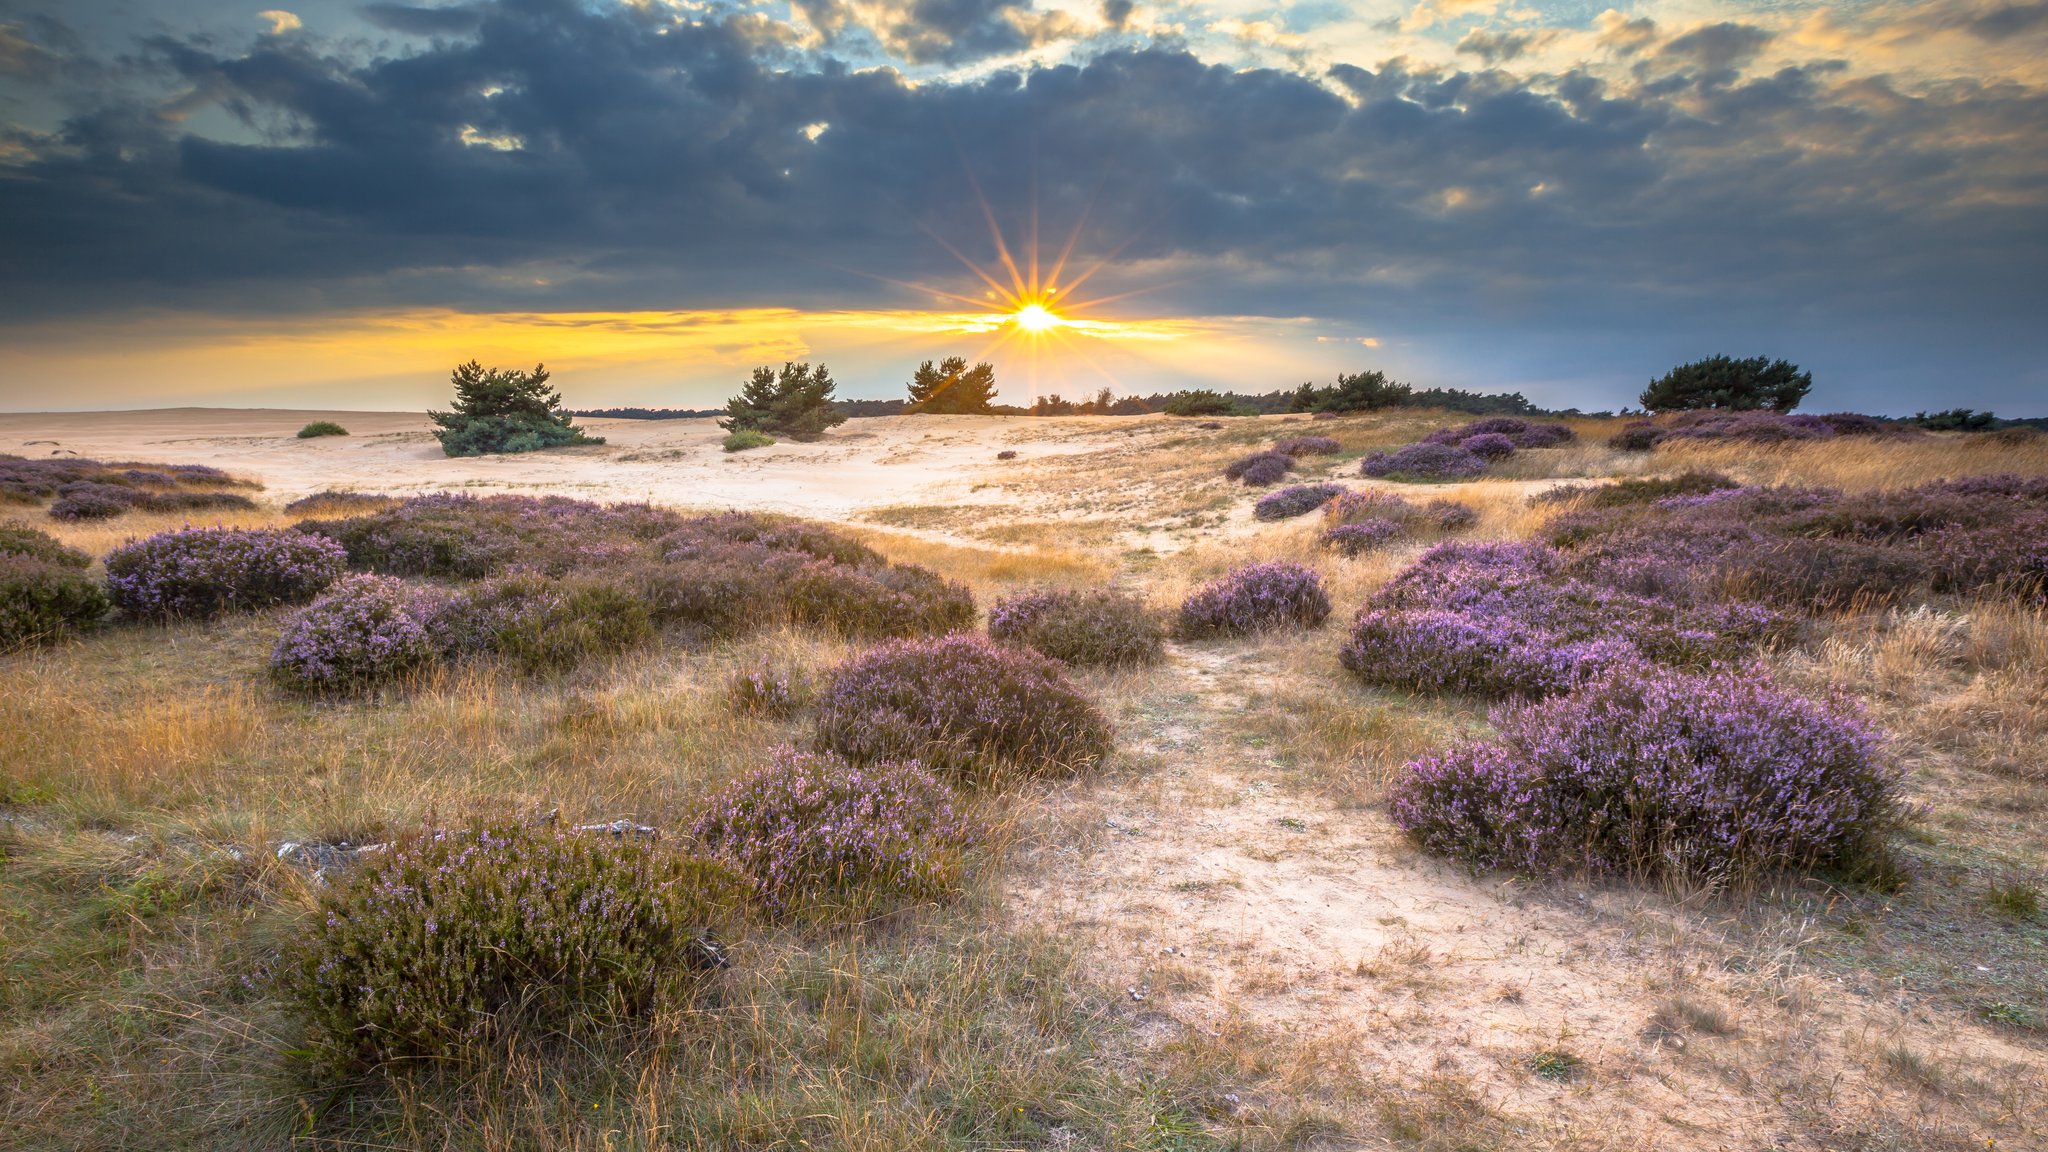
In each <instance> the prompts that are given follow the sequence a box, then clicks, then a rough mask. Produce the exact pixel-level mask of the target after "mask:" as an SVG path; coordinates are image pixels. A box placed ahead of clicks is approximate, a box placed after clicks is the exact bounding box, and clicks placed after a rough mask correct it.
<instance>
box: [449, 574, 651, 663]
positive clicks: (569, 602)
mask: <svg viewBox="0 0 2048 1152" xmlns="http://www.w3.org/2000/svg"><path fill="white" fill-rule="evenodd" d="M444 620H445V627H446V629H447V633H448V637H449V639H450V641H451V642H452V644H453V646H454V647H455V648H457V649H458V650H461V651H468V652H479V653H488V654H490V655H493V656H500V657H503V658H506V659H509V660H511V661H512V662H514V663H515V664H517V665H518V666H519V667H520V668H522V669H523V670H525V671H528V672H557V671H562V670H564V669H568V668H573V667H575V666H576V665H578V664H581V663H583V662H584V661H586V660H591V659H596V658H599V657H605V656H614V655H617V654H619V653H621V652H625V651H628V650H630V649H632V648H635V647H638V646H639V645H641V644H645V643H647V642H648V641H650V640H652V639H653V638H654V620H653V616H652V614H651V613H650V612H649V611H648V608H647V603H646V601H644V600H642V599H641V598H640V597H639V596H637V595H635V593H634V590H633V588H632V587H631V586H630V585H629V584H628V583H627V582H625V581H623V580H621V579H619V578H618V577H617V575H616V574H614V573H606V572H602V571H599V572H592V573H588V574H584V573H579V574H576V575H572V576H567V577H563V578H560V579H554V578H550V577H547V576H543V575H541V574H539V573H534V572H512V573H508V574H506V575H504V576H499V577H495V578H493V579H490V580H487V581H484V582H483V583H481V584H478V585H476V586H474V587H472V588H468V589H465V590H464V591H463V592H462V593H460V594H459V595H457V596H456V597H455V598H454V600H453V601H452V602H451V603H450V604H449V606H448V608H447V610H446V612H445V613H444Z"/></svg>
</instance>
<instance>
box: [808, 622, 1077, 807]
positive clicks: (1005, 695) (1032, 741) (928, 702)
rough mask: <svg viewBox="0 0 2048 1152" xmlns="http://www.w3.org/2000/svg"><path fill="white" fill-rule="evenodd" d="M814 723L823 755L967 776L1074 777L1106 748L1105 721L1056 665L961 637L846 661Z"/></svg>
mask: <svg viewBox="0 0 2048 1152" xmlns="http://www.w3.org/2000/svg"><path fill="white" fill-rule="evenodd" d="M816 725H817V743H818V748H819V750H820V751H827V752H836V753H839V754H840V755H842V756H845V757H848V758H849V759H852V760H857V761H861V762H869V761H881V760H917V761H920V762H922V763H924V764H926V765H929V766H931V767H933V768H936V769H939V770H942V771H948V772H953V773H957V774H960V775H963V776H988V775H991V774H996V773H999V772H1001V771H1002V770H1003V769H1005V768H1014V769H1017V770H1021V771H1024V772H1029V773H1034V774H1037V773H1047V772H1070V771H1074V770H1076V769H1079V768H1083V767H1086V766H1089V765H1093V764H1094V763H1096V762H1097V761H1099V760H1101V759H1102V757H1104V756H1106V755H1108V753H1109V749H1110V727H1109V722H1108V720H1106V719H1105V718H1104V717H1103V716H1102V714H1101V713H1100V712H1098V711H1096V709H1095V706H1094V705H1093V704H1091V703H1089V702H1088V700H1087V699H1086V698H1085V697H1083V696H1082V695H1081V694H1080V692H1079V691H1078V690H1076V689H1075V688H1074V686H1073V685H1072V684H1070V683H1068V682H1067V679H1066V677H1065V676H1064V675H1063V674H1062V672H1061V670H1060V665H1058V664H1057V663H1055V662H1053V661H1052V660H1050V659H1049V658H1047V657H1044V656H1041V655H1039V654H1038V653H1036V652H1032V651H1028V650H1024V649H1018V648H1009V647H1005V646H1003V645H1000V644H995V643H992V642H990V641H988V640H985V639H983V638H981V637H979V636H972V635H961V634H956V635H952V636H945V637H941V638H939V639H936V640H899V641H895V642H892V643H889V644H884V645H882V646H880V647H878V648H874V649H871V650H870V651H867V652H864V653H862V654H860V655H858V656H855V657H854V658H852V659H851V660H848V661H847V662H846V663H844V664H842V665H840V666H839V667H838V668H836V669H834V670H833V672H832V674H831V677H830V679H829V682H828V683H827V685H826V687H825V690H824V692H823V693H821V694H820V696H819V698H818V705H817V710H816Z"/></svg>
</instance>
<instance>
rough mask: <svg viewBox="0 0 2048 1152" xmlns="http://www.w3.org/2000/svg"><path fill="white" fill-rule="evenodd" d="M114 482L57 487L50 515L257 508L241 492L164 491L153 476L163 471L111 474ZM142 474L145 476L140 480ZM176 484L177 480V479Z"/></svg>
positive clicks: (90, 517) (89, 517)
mask: <svg viewBox="0 0 2048 1152" xmlns="http://www.w3.org/2000/svg"><path fill="white" fill-rule="evenodd" d="M107 476H108V478H109V479H111V480H113V481H115V482H114V483H107V482H103V481H100V480H76V481H73V482H71V483H69V484H65V485H63V486H61V487H60V488H58V489H57V491H58V493H59V495H58V498H57V502H56V503H54V504H52V505H50V517H51V519H54V520H108V519H112V518H113V517H115V516H119V515H121V514H122V513H123V512H128V511H131V510H133V511H142V512H200V511H205V510H208V509H221V508H237V509H247V508H254V507H256V502H255V501H254V500H251V499H250V498H249V497H247V496H244V495H242V494H241V493H240V492H219V491H213V490H210V489H209V490H205V491H191V490H188V489H184V488H173V489H171V490H169V491H161V490H159V489H158V487H157V486H156V483H155V482H154V481H152V480H151V479H148V478H150V477H160V478H162V479H164V480H168V479H169V477H167V476H163V474H161V473H153V472H142V471H128V472H110V473H107ZM136 477H142V478H143V479H140V480H138V479H136ZM174 483H175V482H174Z"/></svg>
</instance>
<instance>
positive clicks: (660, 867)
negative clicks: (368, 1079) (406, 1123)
mask: <svg viewBox="0 0 2048 1152" xmlns="http://www.w3.org/2000/svg"><path fill="white" fill-rule="evenodd" d="M746 888H747V885H746V883H745V881H744V880H742V879H740V878H739V877H737V876H736V875H734V874H733V873H732V871H731V870H730V868H728V867H727V866H725V865H722V864H718V863H715V862H712V861H707V860H702V859H699V858H696V857H692V856H689V855H685V854H683V853H681V852H678V851H676V850H674V849H673V848H671V847H669V846H668V845H666V844H664V843H662V842H660V841H658V840H656V839H654V838H652V837H642V836H633V835H612V834H609V833H606V832H578V831H574V830H571V829H568V828H564V827H561V826H559V825H552V824H548V825H498V826H488V827H482V828H477V829H460V830H437V831H429V832H423V833H420V834H418V835H415V836H412V837H410V838H407V839H405V840H401V841H400V842H398V843H396V844H394V845H392V846H391V847H390V848H389V849H388V850H386V851H384V852H381V853H378V854H375V855H371V856H368V857H366V858H365V860H364V862H363V863H362V864H361V865H360V866H359V867H358V868H357V870H356V871H355V872H354V873H353V874H352V875H351V876H350V877H349V878H348V880H347V881H346V882H345V883H343V884H341V885H339V886H338V887H336V888H334V889H332V890H330V891H329V892H328V893H327V894H326V895H324V896H323V897H322V899H321V901H320V907H319V909H318V912H317V913H316V915H315V918H314V922H313V924H312V926H311V928H310V929H309V930H308V931H307V932H306V934H305V936H304V937H303V938H301V939H300V940H298V941H296V942H295V943H294V944H293V945H292V946H291V947H290V949H289V951H288V953H287V956H286V960H285V963H284V964H283V965H282V966H281V968H280V972H279V984H280V987H281V990H282V991H283V992H284V993H285V995H286V997H287V998H288V1000H289V1001H290V1002H291V1003H292V1004H293V1005H294V1006H295V1007H296V1009H297V1010H298V1013H299V1014H300V1016H301V1017H302V1018H303V1019H304V1020H305V1021H306V1023H307V1024H308V1025H309V1026H310V1027H311V1029H312V1032H313V1035H314V1038H315V1039H316V1041H317V1042H318V1043H319V1044H320V1045H321V1047H322V1048H323V1049H324V1050H325V1053H326V1055H327V1056H328V1057H329V1058H330V1060H331V1061H332V1062H333V1063H334V1064H336V1065H338V1066H342V1067H358V1066H367V1065H374V1064H378V1063H382V1062H386V1061H393V1060H407V1059H438V1058H458V1059H459V1058H462V1057H463V1056H465V1055H466V1054H467V1053H470V1052H474V1051H475V1050H476V1049H477V1047H478V1046H480V1045H483V1044H487V1043H491V1042H492V1041H493V1040H494V1039H495V1038H497V1037H500V1036H502V1035H504V1034H505V1031H506V1030H508V1029H517V1030H522V1031H537V1032H540V1033H542V1034H550V1033H567V1032H574V1031H576V1030H577V1029H579V1028H581V1027H584V1026H587V1025H590V1024H604V1023H608V1022H611V1021H614V1020H618V1019H622V1018H628V1017H634V1016H642V1015H645V1014H646V1013H648V1012H650V1011H653V1010H655V1009H657V1008H660V1007H662V1006H664V1005H671V1004H676V1003H680V1002H682V1001H683V1000H685V999H686V998H687V997H688V996H689V995H690V994H691V993H692V992H693V991H694V990H695V988H696V987H697V986H698V985H699V984H700V983H701V981H702V979H703V977H704V975H705V974H707V973H709V972H711V971H713V970H714V969H716V968H719V967H723V966H724V965H725V963H726V961H725V959H724V955H725V954H724V949H723V946H722V942H721V941H722V937H724V936H727V935H729V934H731V933H732V932H733V931H734V930H736V929H737V928H739V927H740V926H741V925H743V924H744V917H745V915H746V911H747V905H748V897H747V891H746Z"/></svg>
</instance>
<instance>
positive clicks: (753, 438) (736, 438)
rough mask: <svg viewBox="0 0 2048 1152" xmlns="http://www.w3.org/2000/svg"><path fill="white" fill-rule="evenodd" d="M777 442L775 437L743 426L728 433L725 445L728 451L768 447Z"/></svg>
mask: <svg viewBox="0 0 2048 1152" xmlns="http://www.w3.org/2000/svg"><path fill="white" fill-rule="evenodd" d="M773 443H775V437H773V436H770V435H768V434H767V433H766V432H756V431H755V430H753V429H752V428H742V429H740V430H739V431H737V432H729V433H727V434H726V437H725V441H724V443H723V445H722V446H723V447H724V448H725V450H726V451H727V452H745V451H746V450H747V449H749V448H766V447H768V446H769V445H770V444H773Z"/></svg>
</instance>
